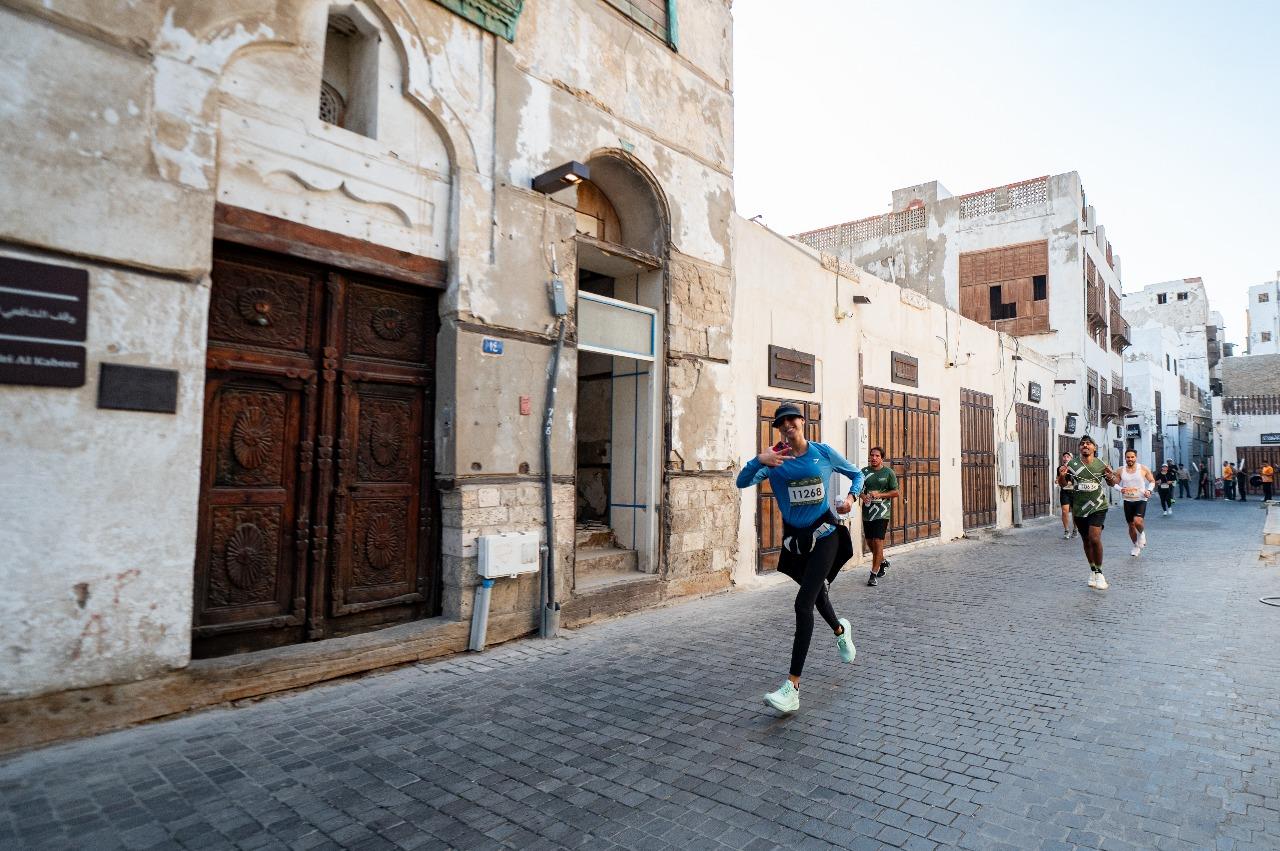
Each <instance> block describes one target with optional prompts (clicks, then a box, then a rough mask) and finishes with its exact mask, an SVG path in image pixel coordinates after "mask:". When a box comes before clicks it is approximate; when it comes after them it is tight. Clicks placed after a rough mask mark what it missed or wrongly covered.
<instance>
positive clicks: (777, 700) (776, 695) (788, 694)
mask: <svg viewBox="0 0 1280 851" xmlns="http://www.w3.org/2000/svg"><path fill="white" fill-rule="evenodd" d="M764 702H765V703H767V704H769V705H770V706H772V707H773V708H774V709H776V710H778V711H779V712H795V711H796V710H797V709H799V708H800V690H799V689H797V688H796V687H795V686H793V685H792V684H791V680H784V681H783V683H782V687H781V688H780V689H778V690H777V691H771V692H769V693H768V694H766V695H765V696H764Z"/></svg>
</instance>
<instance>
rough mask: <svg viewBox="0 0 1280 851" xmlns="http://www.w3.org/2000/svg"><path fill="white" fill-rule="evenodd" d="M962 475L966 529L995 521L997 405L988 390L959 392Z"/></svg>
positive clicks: (964, 390) (963, 390) (987, 524)
mask: <svg viewBox="0 0 1280 851" xmlns="http://www.w3.org/2000/svg"><path fill="white" fill-rule="evenodd" d="M960 459H961V462H960V475H961V489H962V493H963V496H962V502H963V509H964V528H966V529H974V528H977V527H980V526H990V525H992V524H993V523H995V522H996V481H995V477H996V455H995V404H994V400H993V398H992V396H991V394H989V393H979V392H977V391H975V390H967V389H961V391H960Z"/></svg>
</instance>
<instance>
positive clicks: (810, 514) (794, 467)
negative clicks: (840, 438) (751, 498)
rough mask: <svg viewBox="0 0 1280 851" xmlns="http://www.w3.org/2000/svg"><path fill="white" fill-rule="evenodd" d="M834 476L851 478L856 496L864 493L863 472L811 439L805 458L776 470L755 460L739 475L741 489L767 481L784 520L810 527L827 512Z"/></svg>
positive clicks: (851, 489) (783, 464)
mask: <svg viewBox="0 0 1280 851" xmlns="http://www.w3.org/2000/svg"><path fill="white" fill-rule="evenodd" d="M833 473H841V474H843V475H845V476H848V477H849V479H850V480H851V482H852V484H851V485H850V487H849V493H850V494H852V495H853V496H857V495H858V494H859V493H861V492H862V471H861V470H859V469H858V468H857V467H855V466H853V465H852V464H850V463H849V462H848V461H847V460H846V459H845V457H844V456H843V455H841V454H840V453H839V452H837V451H836V450H834V449H832V448H831V447H830V446H828V445H826V444H825V443H816V442H814V441H812V440H811V441H809V447H808V449H806V450H805V453H804V454H803V455H801V456H799V457H796V458H788V459H787V460H786V461H783V462H782V464H781V465H779V466H777V467H766V466H765V465H763V464H761V463H760V461H759V460H758V459H756V458H752V459H751V460H750V461H748V462H747V463H746V464H745V465H744V466H743V468H742V471H741V472H739V473H738V487H740V488H749V487H751V486H753V485H757V484H759V483H760V482H763V481H764V480H765V479H766V478H767V479H768V480H769V484H770V485H772V486H773V494H774V497H775V498H776V499H777V501H778V510H779V511H781V512H782V519H783V520H784V521H785V522H786V523H787V525H789V526H796V527H799V528H807V527H809V526H812V525H813V524H814V523H817V522H818V520H819V519H820V518H821V517H822V515H823V514H825V513H826V511H827V503H828V491H829V490H830V488H831V476H832V474H833ZM826 531H828V532H829V531H831V530H826Z"/></svg>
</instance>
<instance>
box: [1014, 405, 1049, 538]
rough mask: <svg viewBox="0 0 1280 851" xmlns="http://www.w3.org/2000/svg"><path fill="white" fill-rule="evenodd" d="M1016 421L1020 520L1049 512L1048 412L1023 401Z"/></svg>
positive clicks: (1017, 410) (1042, 515)
mask: <svg viewBox="0 0 1280 851" xmlns="http://www.w3.org/2000/svg"><path fill="white" fill-rule="evenodd" d="M1016 416H1017V418H1018V461H1019V466H1020V470H1019V481H1020V482H1021V485H1022V517H1023V519H1024V520H1029V519H1030V518H1032V517H1044V516H1045V515H1047V514H1048V513H1049V499H1050V497H1051V496H1052V494H1051V493H1050V492H1049V465H1050V463H1051V460H1052V459H1050V457H1049V412H1048V411H1046V410H1045V409H1044V408H1037V407H1035V406H1034V405H1028V404H1026V403H1025V402H1019V403H1018V404H1017V408H1016Z"/></svg>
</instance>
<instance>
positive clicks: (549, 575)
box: [538, 316, 565, 638]
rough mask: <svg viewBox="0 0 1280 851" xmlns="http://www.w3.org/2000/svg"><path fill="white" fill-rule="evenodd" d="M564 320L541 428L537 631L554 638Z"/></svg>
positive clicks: (549, 375)
mask: <svg viewBox="0 0 1280 851" xmlns="http://www.w3.org/2000/svg"><path fill="white" fill-rule="evenodd" d="M564 331H565V319H564V317H563V316H561V317H560V333H559V334H558V336H557V339H556V347H555V350H554V351H553V353H552V355H551V368H550V370H549V371H548V373H547V417H546V421H545V423H544V424H543V429H542V495H543V502H544V503H545V504H546V527H547V542H546V544H545V545H544V546H545V550H544V557H545V559H546V560H545V562H544V563H543V571H542V583H541V586H542V594H541V597H542V620H541V625H540V627H539V630H538V634H539V635H540V636H541V637H542V638H555V637H556V635H557V634H559V632H560V603H559V602H558V601H557V600H556V546H555V541H556V518H555V505H554V504H553V503H552V501H551V498H552V481H551V426H552V424H553V423H554V422H555V417H556V378H557V377H558V376H559V373H560V352H561V351H562V350H563V349H564Z"/></svg>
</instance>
